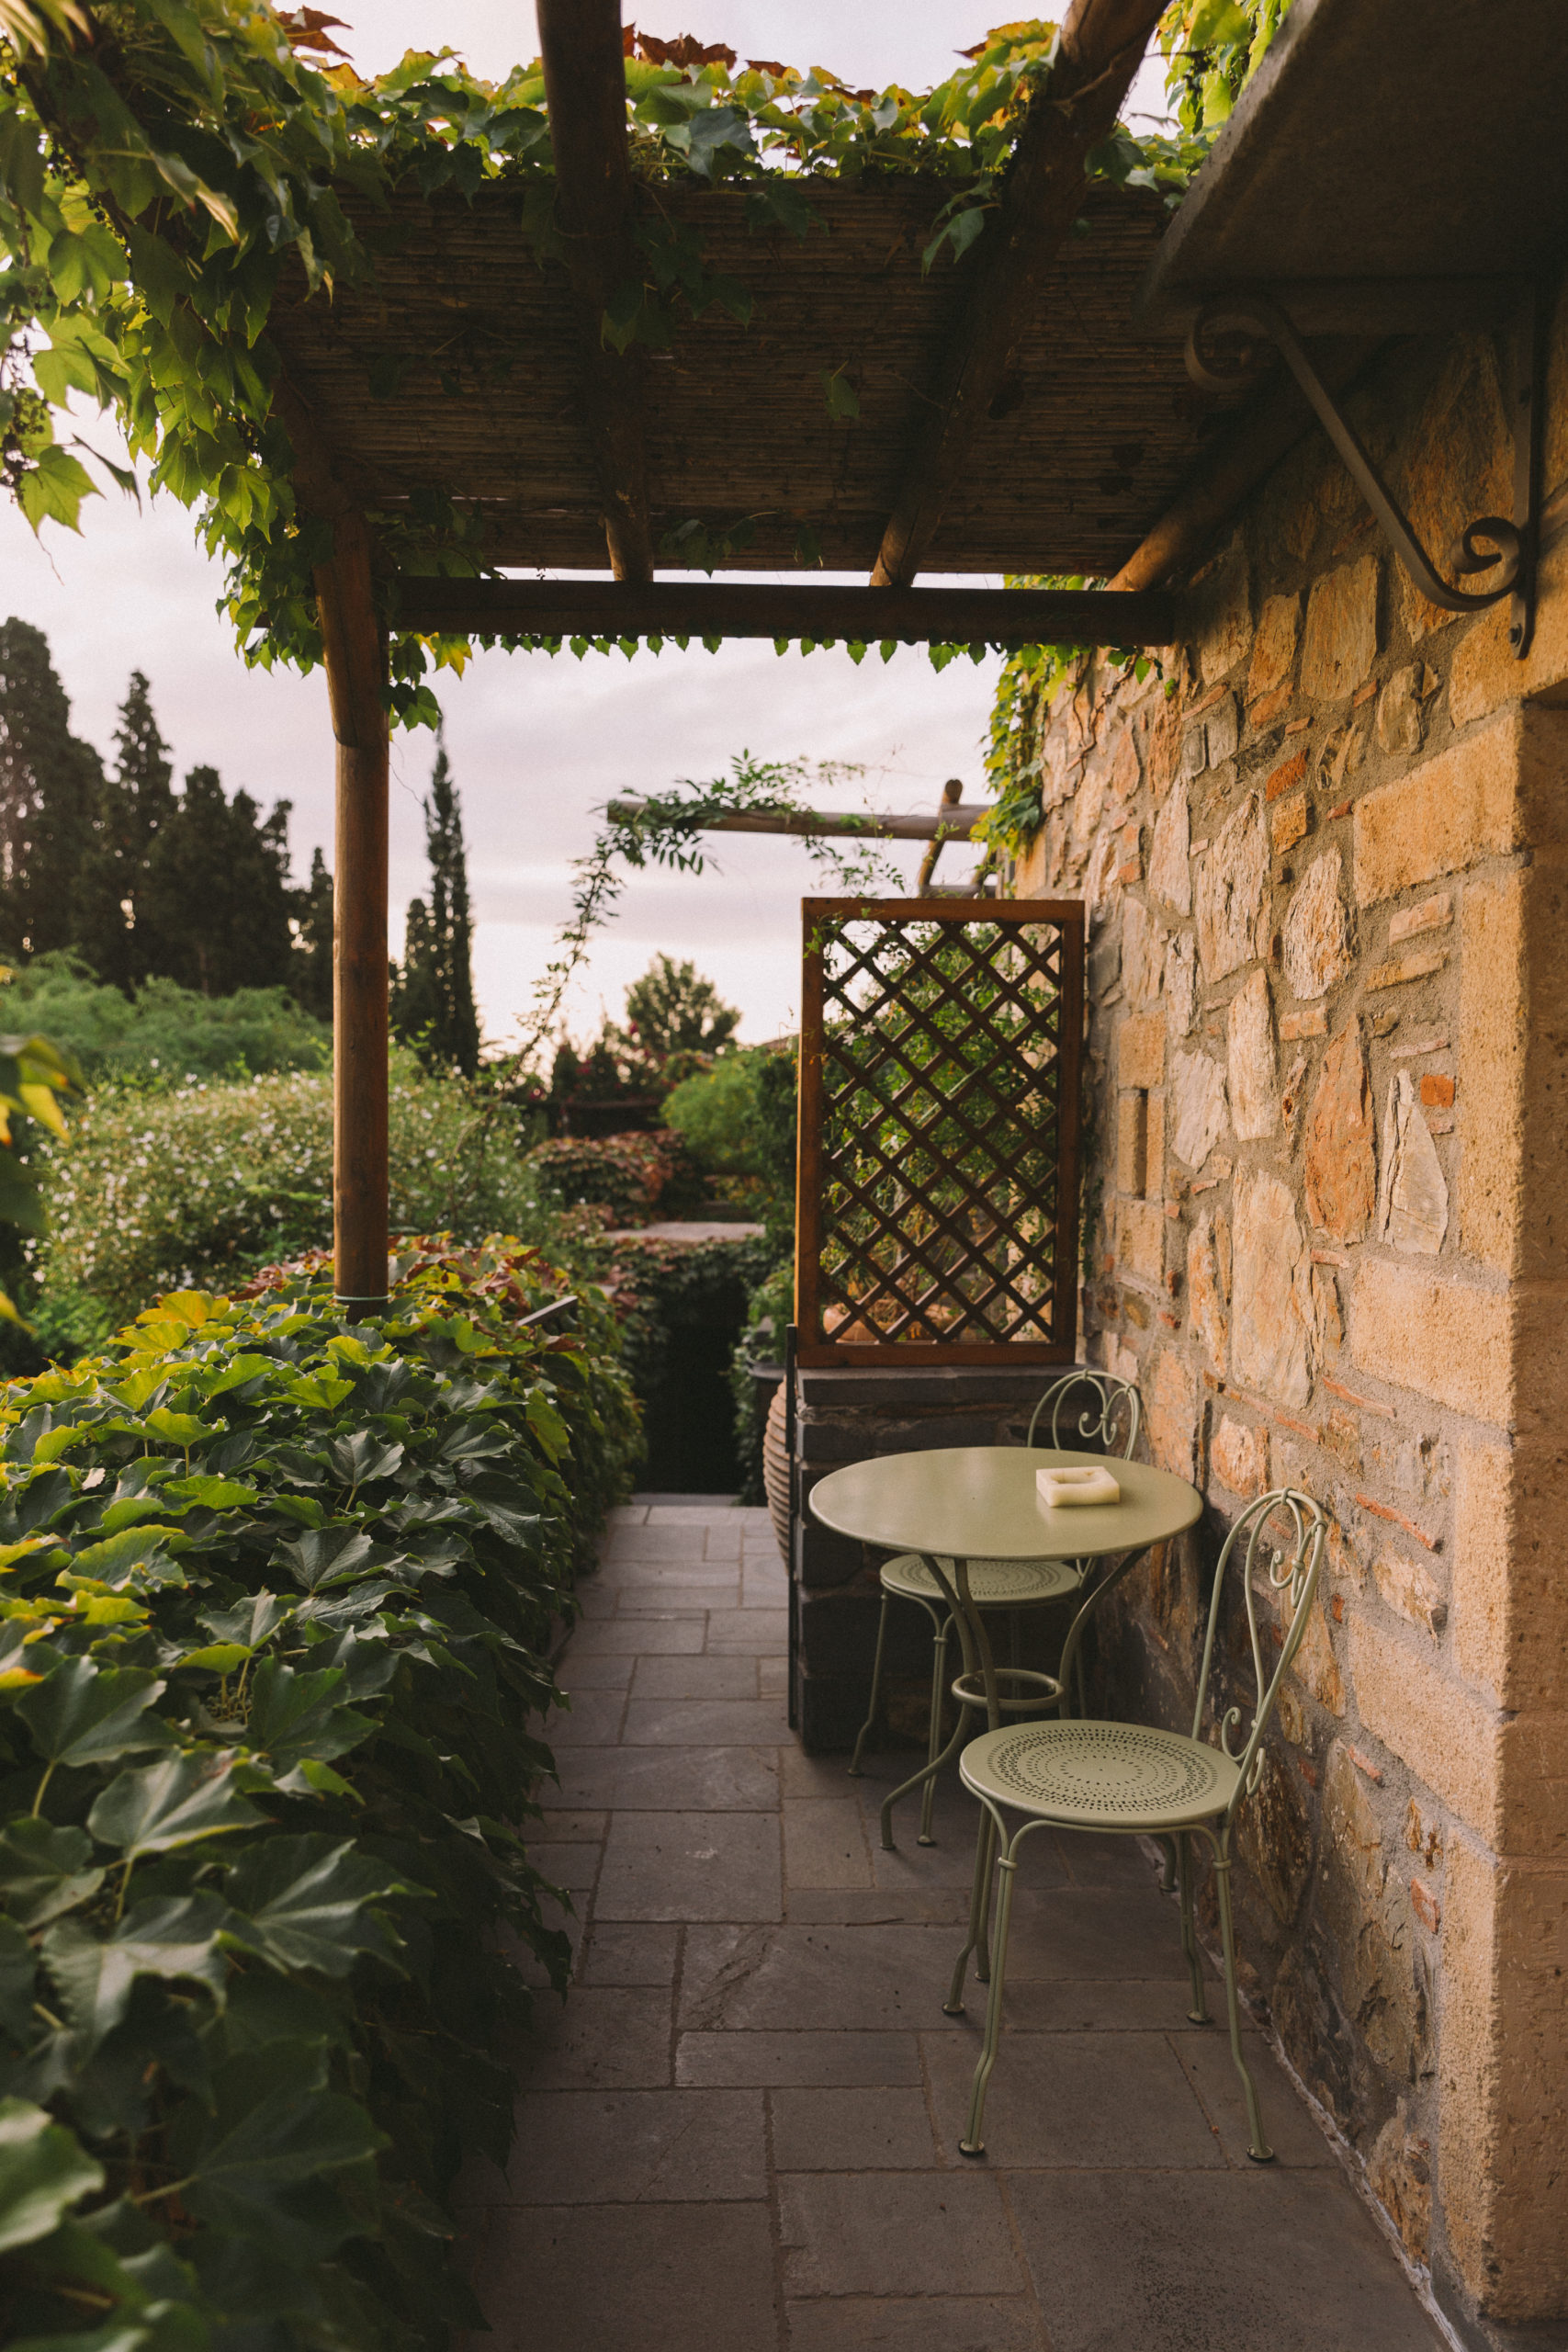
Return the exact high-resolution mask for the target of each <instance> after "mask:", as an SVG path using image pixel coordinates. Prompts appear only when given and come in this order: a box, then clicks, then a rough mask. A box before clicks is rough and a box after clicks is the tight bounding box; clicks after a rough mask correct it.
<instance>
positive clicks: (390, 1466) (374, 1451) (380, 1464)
mask: <svg viewBox="0 0 1568 2352" xmlns="http://www.w3.org/2000/svg"><path fill="white" fill-rule="evenodd" d="M402 1458H403V1449H402V1447H401V1446H400V1445H389V1444H388V1443H387V1442H386V1441H385V1439H383V1438H380V1437H378V1435H377V1434H376V1431H375V1430H355V1432H354V1435H353V1436H352V1437H334V1438H333V1440H332V1442H331V1443H330V1444H329V1445H328V1447H327V1459H328V1461H329V1462H330V1463H331V1464H332V1465H333V1469H334V1470H335V1471H336V1472H337V1475H338V1476H339V1477H340V1478H341V1479H342V1481H343V1483H344V1486H345V1487H363V1486H365V1485H366V1484H367V1482H368V1481H369V1480H370V1479H372V1478H389V1477H390V1476H391V1475H392V1473H393V1471H394V1470H395V1469H396V1468H397V1466H398V1464H399V1463H400V1462H401V1460H402Z"/></svg>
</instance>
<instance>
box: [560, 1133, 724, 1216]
mask: <svg viewBox="0 0 1568 2352" xmlns="http://www.w3.org/2000/svg"><path fill="white" fill-rule="evenodd" d="M528 1166H529V1168H530V1170H531V1171H532V1173H533V1176H534V1180H535V1182H536V1185H537V1187H538V1191H539V1194H540V1197H541V1199H542V1200H544V1201H546V1202H547V1203H548V1204H550V1205H551V1206H553V1207H556V1208H560V1209H565V1210H568V1211H570V1210H573V1209H581V1208H600V1209H604V1210H605V1211H607V1212H608V1220H607V1221H608V1222H609V1223H610V1224H612V1225H646V1224H648V1223H649V1220H650V1219H651V1218H652V1217H654V1216H691V1215H693V1214H694V1212H698V1211H700V1210H701V1208H702V1205H703V1182H702V1177H701V1175H700V1174H699V1173H698V1170H697V1168H696V1164H695V1162H694V1159H693V1158H692V1155H691V1153H690V1151H689V1150H688V1149H687V1147H686V1142H685V1138H684V1137H683V1136H678V1135H675V1134H673V1133H671V1130H670V1129H669V1128H668V1127H652V1128H646V1129H644V1128H633V1129H630V1130H628V1131H627V1132H626V1134H624V1135H614V1136H554V1137H552V1138H551V1140H550V1141H549V1142H547V1143H542V1144H538V1145H536V1147H535V1148H534V1150H533V1151H532V1152H531V1153H530V1154H529V1158H528ZM603 1222H604V1221H603V1220H599V1219H581V1220H579V1223H580V1224H581V1225H582V1226H584V1227H587V1228H588V1229H590V1230H592V1229H593V1228H594V1227H602V1224H603Z"/></svg>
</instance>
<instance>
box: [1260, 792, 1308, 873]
mask: <svg viewBox="0 0 1568 2352" xmlns="http://www.w3.org/2000/svg"><path fill="white" fill-rule="evenodd" d="M1306 831H1307V800H1306V794H1305V793H1304V792H1298V793H1297V794H1296V795H1295V797H1294V798H1293V799H1291V800H1281V801H1280V804H1279V806H1278V808H1276V809H1270V810H1269V840H1270V842H1272V843H1273V846H1274V854H1275V856H1276V857H1283V856H1284V854H1285V852H1286V851H1287V850H1288V849H1294V847H1295V845H1296V843H1297V842H1299V841H1304V840H1305V839H1306Z"/></svg>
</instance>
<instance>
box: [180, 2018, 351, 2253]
mask: <svg viewBox="0 0 1568 2352" xmlns="http://www.w3.org/2000/svg"><path fill="white" fill-rule="evenodd" d="M296 2047H297V2045H294V2044H290V2043H283V2044H281V2045H278V2046H277V2048H276V2049H275V2051H273V2052H262V2053H260V2055H259V2056H258V2058H256V2059H254V2060H241V2061H237V2062H236V2063H235V2064H233V2065H231V2066H230V2067H228V2068H226V2069H225V2070H224V2071H225V2074H226V2075H227V2076H228V2077H229V2078H230V2080H231V2081H233V2080H234V2078H235V2077H236V2076H239V2075H241V2074H242V2070H243V2078H244V2079H245V2080H246V2082H247V2083H251V2082H255V2081H258V2080H265V2081H276V2082H277V2087H276V2089H275V2090H272V2091H269V2092H268V2093H266V2094H265V2096H264V2097H262V2098H258V2099H256V2100H255V2102H254V2105H251V2106H249V2107H247V2108H246V2109H244V2110H243V2112H242V2113H241V2114H240V2115H239V2116H238V2118H237V2120H234V2121H233V2122H231V2123H230V2122H229V2121H228V2114H227V2110H228V2109H229V2107H230V2101H229V2100H228V2099H225V2100H224V2101H223V2104H222V2107H221V2109H220V2116H219V2120H218V2122H217V2124H216V2125H215V2126H214V2127H212V2128H213V2131H214V2135H215V2136H213V2137H211V2138H208V2137H206V2135H205V2134H204V2135H203V2141H204V2144H199V2145H198V2146H197V2149H196V2151H195V2153H194V2155H193V2157H192V2158H191V2159H190V2164H191V2169H192V2170H193V2171H194V2172H195V2174H196V2179H195V2181H194V2183H193V2184H192V2186H191V2187H190V2188H188V2189H186V2191H185V2201H186V2204H187V2205H188V2206H189V2208H190V2210H191V2211H192V2212H193V2213H195V2214H196V2215H197V2218H198V2219H199V2220H201V2221H204V2222H208V2223H209V2225H210V2226H212V2227H213V2228H215V2229H218V2230H222V2231H237V2232H238V2233H240V2234H241V2235H242V2236H260V2237H263V2238H267V2237H270V2236H272V2235H273V2233H274V2232H275V2231H276V2226H277V2222H278V2221H279V2219H280V2218H281V2217H280V2215H279V2210H278V2204H277V2194H278V2191H279V2190H280V2189H287V2188H292V2187H295V2186H297V2185H299V2184H300V2183H303V2182H306V2181H309V2182H310V2183H312V2184H314V2183H316V2182H318V2181H320V2180H321V2178H322V2177H323V2176H324V2175H329V2174H332V2173H334V2172H341V2171H344V2170H345V2169H346V2168H347V2167H348V2166H349V2165H359V2164H364V2163H365V2162H366V2161H367V2159H368V2158H369V2157H371V2156H374V2155H375V2154H376V2153H377V2151H378V2149H380V2148H384V2147H385V2146H386V2145H387V2141H386V2139H385V2137H384V2135H383V2134H382V2133H381V2132H379V2131H377V2129H376V2126H375V2125H374V2124H373V2123H372V2122H371V2120H370V2118H369V2116H368V2115H367V2113H366V2111H365V2109H363V2108H362V2107H361V2106H360V2105H359V2104H358V2102H357V2101H356V2100H355V2099H352V2098H345V2097H344V2094H343V2093H342V2092H341V2091H323V2090H310V2089H307V2088H305V2087H304V2086H303V2085H301V2084H300V2083H299V2081H298V2079H297V2077H296V2078H295V2079H289V2077H290V2076H291V2075H295V2073H296V2070H295V2069H294V2068H293V2067H292V2066H290V2065H288V2064H281V2063H280V2057H281V2058H291V2057H292V2056H293V2053H294V2051H295V2048H296ZM301 2054H302V2053H301ZM312 2054H313V2053H312ZM280 2075H281V2076H282V2077H283V2078H284V2079H282V2080H278V2077H279V2076H280ZM225 2127H227V2128H225Z"/></svg>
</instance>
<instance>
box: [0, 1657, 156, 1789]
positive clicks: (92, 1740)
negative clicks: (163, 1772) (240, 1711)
mask: <svg viewBox="0 0 1568 2352" xmlns="http://www.w3.org/2000/svg"><path fill="white" fill-rule="evenodd" d="M166 1687H167V1686H166V1685H165V1684H164V1682H163V1681H162V1679H160V1678H159V1677H158V1676H157V1675H155V1674H150V1673H149V1672H148V1670H147V1668H145V1667H142V1666H118V1667H117V1666H107V1667H106V1666H95V1665H94V1663H93V1661H92V1659H91V1658H90V1657H68V1658H66V1659H65V1660H64V1662H63V1663H62V1665H60V1666H57V1667H56V1668H55V1669H54V1672H53V1673H52V1674H51V1675H50V1676H48V1677H47V1679H45V1680H44V1681H42V1682H39V1683H38V1684H36V1685H35V1686H34V1688H33V1689H32V1690H30V1691H23V1693H22V1695H21V1697H20V1698H19V1699H18V1700H17V1707H16V1711H17V1714H18V1715H19V1716H20V1717H21V1719H22V1721H23V1722H24V1723H25V1724H27V1727H28V1731H29V1732H30V1733H31V1735H32V1741H33V1746H34V1747H36V1748H37V1749H38V1751H39V1755H40V1756H45V1757H47V1758H49V1761H50V1762H51V1764H69V1765H73V1766H74V1765H81V1764H107V1763H108V1762H109V1760H110V1758H113V1757H116V1756H130V1755H134V1753H135V1752H136V1750H137V1749H138V1748H146V1747H167V1746H168V1745H169V1743H170V1742H171V1741H172V1740H173V1738H174V1736H175V1735H174V1733H173V1732H172V1731H171V1729H170V1728H169V1725H168V1724H166V1723H165V1722H164V1719H163V1717H162V1716H161V1715H150V1714H148V1713H147V1712H146V1711H147V1709H148V1708H149V1707H150V1706H151V1705H152V1702H153V1700H154V1699H156V1698H157V1697H158V1695H159V1694H160V1692H161V1691H164V1689H165V1688H166Z"/></svg>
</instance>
